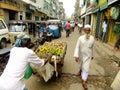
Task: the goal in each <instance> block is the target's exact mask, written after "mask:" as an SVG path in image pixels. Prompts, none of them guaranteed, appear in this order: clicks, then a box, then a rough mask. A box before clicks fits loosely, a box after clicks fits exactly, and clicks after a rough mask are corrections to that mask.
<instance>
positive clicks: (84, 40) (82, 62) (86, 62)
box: [74, 25, 94, 90]
mask: <svg viewBox="0 0 120 90" xmlns="http://www.w3.org/2000/svg"><path fill="white" fill-rule="evenodd" d="M90 30H91V26H90V25H85V27H84V32H85V34H84V35H81V36H80V37H79V38H78V41H77V44H76V48H75V52H74V57H75V61H76V62H78V64H79V68H80V74H81V77H82V86H83V88H84V89H85V90H87V78H88V71H89V66H90V61H91V59H93V46H94V37H93V36H92V35H90Z"/></svg>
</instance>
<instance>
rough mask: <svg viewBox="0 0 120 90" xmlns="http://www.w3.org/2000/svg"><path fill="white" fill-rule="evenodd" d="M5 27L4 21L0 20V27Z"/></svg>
mask: <svg viewBox="0 0 120 90" xmlns="http://www.w3.org/2000/svg"><path fill="white" fill-rule="evenodd" d="M5 28H6V27H5V25H4V23H3V22H2V21H1V20H0V29H5Z"/></svg>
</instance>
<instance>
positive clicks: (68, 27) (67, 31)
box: [66, 21, 71, 37]
mask: <svg viewBox="0 0 120 90" xmlns="http://www.w3.org/2000/svg"><path fill="white" fill-rule="evenodd" d="M70 28H71V25H70V21H68V22H67V23H66V37H69V34H70Z"/></svg>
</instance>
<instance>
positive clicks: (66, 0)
mask: <svg viewBox="0 0 120 90" xmlns="http://www.w3.org/2000/svg"><path fill="white" fill-rule="evenodd" d="M59 2H63V7H64V9H65V13H66V15H67V16H68V17H70V16H71V15H72V14H73V13H74V6H75V2H76V0H59Z"/></svg>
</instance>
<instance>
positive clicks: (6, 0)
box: [0, 0, 20, 8]
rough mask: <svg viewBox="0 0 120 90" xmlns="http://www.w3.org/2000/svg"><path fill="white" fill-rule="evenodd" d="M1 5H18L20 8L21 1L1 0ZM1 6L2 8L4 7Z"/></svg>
mask: <svg viewBox="0 0 120 90" xmlns="http://www.w3.org/2000/svg"><path fill="white" fill-rule="evenodd" d="M0 5H2V6H4V5H5V6H6V5H8V6H13V7H17V8H20V3H18V2H17V0H0ZM2 6H1V8H2Z"/></svg>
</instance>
